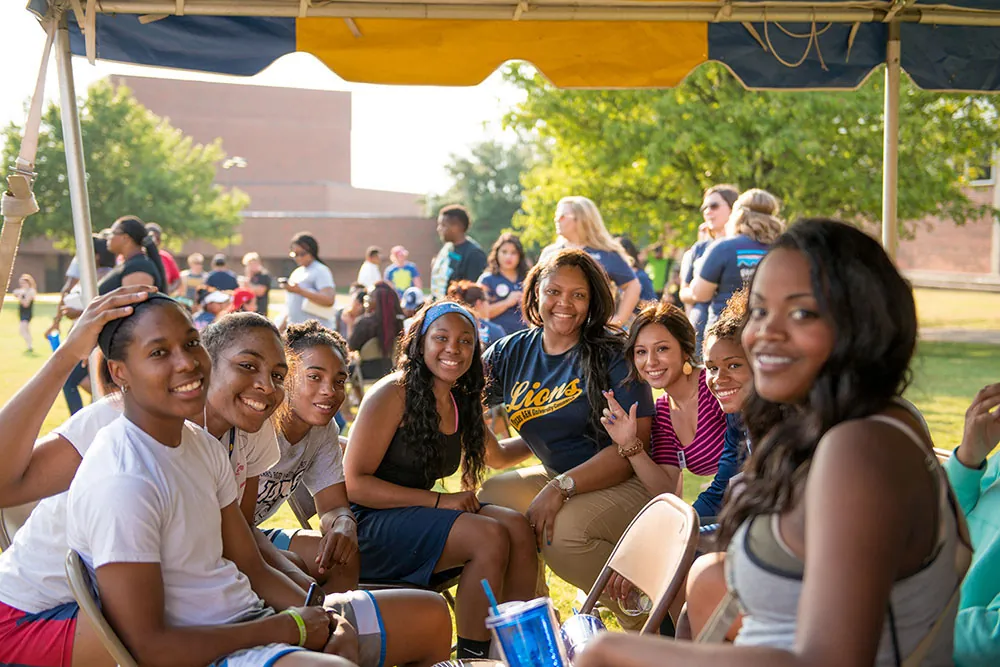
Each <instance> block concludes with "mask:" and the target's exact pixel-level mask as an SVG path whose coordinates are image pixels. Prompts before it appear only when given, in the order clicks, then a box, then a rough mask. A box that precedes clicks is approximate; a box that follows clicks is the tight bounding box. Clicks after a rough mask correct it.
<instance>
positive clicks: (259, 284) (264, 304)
mask: <svg viewBox="0 0 1000 667" xmlns="http://www.w3.org/2000/svg"><path fill="white" fill-rule="evenodd" d="M243 270H244V271H245V273H244V274H243V275H244V276H245V277H246V281H247V285H246V287H249V288H250V289H251V290H253V293H254V296H255V297H257V302H256V304H255V305H256V307H257V312H258V313H260V314H261V315H263V316H264V317H267V309H268V306H269V296H268V293H269V292H270V291H271V274H270V273H268V272H267V271H265V270H264V265H263V264H262V263H261V261H260V255H258V254H257V253H255V252H248V253H247V254H245V255H243Z"/></svg>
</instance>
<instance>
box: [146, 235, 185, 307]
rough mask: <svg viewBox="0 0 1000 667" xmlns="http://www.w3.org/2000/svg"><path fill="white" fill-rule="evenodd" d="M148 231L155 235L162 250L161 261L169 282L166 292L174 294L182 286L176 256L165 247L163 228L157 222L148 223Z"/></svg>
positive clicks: (155, 240)
mask: <svg viewBox="0 0 1000 667" xmlns="http://www.w3.org/2000/svg"><path fill="white" fill-rule="evenodd" d="M146 231H147V232H149V233H150V234H152V235H153V242H154V243H156V247H157V248H159V250H160V261H161V262H162V263H163V279H164V280H165V281H166V282H167V291H166V292H164V294H173V293H175V292H176V291H177V290H178V288H180V286H181V272H180V269H178V268H177V262H176V261H175V260H174V256H173V255H171V254H170V253H169V252H167V251H166V250H164V249H163V228H162V227H160V225H158V224H157V223H155V222H147V223H146Z"/></svg>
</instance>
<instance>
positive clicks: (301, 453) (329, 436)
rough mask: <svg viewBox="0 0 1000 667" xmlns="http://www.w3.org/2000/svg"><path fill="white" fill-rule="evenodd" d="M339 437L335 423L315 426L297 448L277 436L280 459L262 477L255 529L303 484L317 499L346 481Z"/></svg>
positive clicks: (282, 437)
mask: <svg viewBox="0 0 1000 667" xmlns="http://www.w3.org/2000/svg"><path fill="white" fill-rule="evenodd" d="M339 436H340V428H339V427H338V426H337V423H336V422H334V421H331V422H330V423H329V424H328V425H326V426H314V427H313V428H311V429H309V432H308V433H306V437H304V438H302V440H301V441H299V442H297V443H296V444H294V445H293V444H291V443H289V442H288V440H286V439H285V436H284V435H283V434H279V435H278V450H279V451H280V452H281V458H280V460H279V461H278V463H276V464H275V465H274V467H272V468H271V469H270V470H268V471H267V472H264V473H261V475H260V479H259V480H258V486H257V508H256V509H255V510H254V517H253V519H254V525H258V526H259V525H260V524H261V523H263V522H264V521H266V520H267V519H269V518H270V517H271V516H273V515H274V513H275V512H277V511H278V508H279V507H281V503H283V502H285V500H287V499H288V497H289V496H290V495H292V492H293V491H295V487H297V486H298V485H299V483H300V482H304V483H305V485H306V488H307V489H309V494H310V495H312V496H315V495H316V494H317V493H319V492H320V491H322V490H323V489H326V488H328V487H331V486H333V485H334V484H340V483H341V482H343V481H344V456H343V452H342V451H341V449H340V439H339Z"/></svg>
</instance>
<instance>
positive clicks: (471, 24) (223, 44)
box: [31, 0, 1000, 91]
mask: <svg viewBox="0 0 1000 667" xmlns="http://www.w3.org/2000/svg"><path fill="white" fill-rule="evenodd" d="M81 3H85V4H89V6H90V8H92V9H91V11H93V12H94V13H95V14H96V16H94V17H91V21H93V23H94V26H95V36H94V38H93V39H94V46H95V50H96V53H95V55H96V57H97V58H100V59H102V60H112V61H121V62H127V63H136V64H144V65H155V66H159V67H174V68H182V69H189V70H200V71H207V72H218V73H224V74H238V75H251V74H255V73H257V72H259V71H260V70H262V69H263V68H265V67H267V66H268V65H269V64H270V63H271V62H273V61H274V60H275V59H277V58H279V57H280V56H283V55H285V54H287V53H292V52H295V51H303V52H307V53H311V54H313V55H314V56H316V57H317V58H319V59H320V60H321V61H322V62H324V63H325V64H326V65H327V66H328V67H329V68H330V69H331V70H333V71H334V72H336V73H337V74H338V75H340V76H341V77H343V78H345V79H347V80H350V81H358V82H370V83H382V84H432V85H474V84H476V83H479V82H480V81H482V80H483V79H484V78H486V77H487V76H489V75H490V73H492V72H493V71H494V70H495V69H496V68H497V67H499V66H500V65H501V64H503V63H504V62H506V61H508V60H526V61H529V62H531V63H532V64H534V65H535V66H536V67H538V68H539V69H540V70H541V71H542V72H543V73H544V74H545V75H546V76H547V77H548V78H549V79H550V80H551V81H552V82H553V83H554V84H555V85H557V86H561V87H571V88H605V87H613V88H645V87H670V86H674V85H677V84H678V83H679V82H680V81H682V80H683V79H684V77H685V76H687V74H688V73H689V72H690V71H691V70H692V69H693V68H694V67H697V66H698V65H699V64H701V63H703V62H705V61H707V60H714V61H718V62H721V63H724V64H725V65H726V66H727V67H729V69H731V70H732V71H733V73H734V74H735V75H736V76H737V77H739V79H740V80H741V81H742V82H743V83H744V85H746V86H747V87H748V88H753V89H811V88H812V89H850V88H855V87H857V86H859V85H860V84H861V83H862V82H863V81H864V80H865V78H866V77H867V76H868V75H869V74H870V73H871V71H872V70H873V69H874V68H875V67H876V66H878V65H880V64H882V63H884V62H885V58H886V42H887V40H888V38H889V29H888V24H887V21H896V22H898V23H899V30H900V43H901V49H902V55H901V63H902V67H903V69H904V70H906V71H907V72H908V73H909V75H910V76H911V77H912V78H913V80H914V81H915V82H916V84H917V85H918V86H920V87H922V88H925V89H929V90H967V91H993V90H998V89H1000V30H998V29H997V27H996V26H1000V0H958V2H957V3H952V4H949V5H940V4H935V5H932V4H924V3H922V2H914V1H913V0H897V1H895V2H868V1H860V2H840V1H837V2H824V1H822V0H819V1H816V0H812V1H805V2H802V1H792V0H787V1H786V0H768V1H762V2H730V1H727V0H706V1H704V2H698V1H694V2H692V1H685V2H680V1H672V0H576V1H575V2H567V1H566V0H541V1H539V2H526V1H522V2H518V0H422V1H419V2H417V1H414V0H394V1H393V2H375V1H361V2H357V1H355V2H337V1H330V0H312V1H311V2H310V1H309V0H239V1H236V0H186V1H185V0H148V1H133V0H100V2H90V3H86V0H81ZM76 4H77V6H78V7H80V6H81V5H80V3H76ZM31 6H32V9H33V10H35V11H37V12H39V13H44V11H45V10H46V8H47V3H46V2H45V0H34V2H32V3H31ZM77 13H79V12H77ZM177 14H183V15H177ZM247 14H250V15H247ZM75 16H76V15H74V16H73V17H71V30H72V34H73V42H72V43H73V50H74V53H78V54H81V55H83V54H84V53H85V52H86V43H85V39H84V36H83V34H82V33H81V31H80V28H79V26H78V25H77V23H76V21H75V20H74V19H75Z"/></svg>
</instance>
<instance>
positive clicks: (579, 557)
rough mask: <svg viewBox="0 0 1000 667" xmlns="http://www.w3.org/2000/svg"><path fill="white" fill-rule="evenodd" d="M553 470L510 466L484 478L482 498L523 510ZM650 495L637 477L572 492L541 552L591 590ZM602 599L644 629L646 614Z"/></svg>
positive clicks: (625, 621)
mask: <svg viewBox="0 0 1000 667" xmlns="http://www.w3.org/2000/svg"><path fill="white" fill-rule="evenodd" d="M554 476H555V474H554V473H553V472H551V471H549V470H547V469H546V468H545V467H544V466H534V467H531V468H521V469H519V470H511V471H509V472H505V473H503V474H500V475H497V476H496V477H492V478H490V479H488V480H487V481H486V482H485V483H483V488H482V489H481V490H480V492H479V500H480V501H481V502H484V503H492V504H494V505H501V506H503V507H509V508H511V509H513V510H516V511H518V512H522V513H523V512H526V511H527V509H528V506H529V505H530V504H531V501H532V500H534V498H535V495H537V494H538V492H539V491H541V490H542V487H544V486H545V485H546V484H548V482H549V480H551V479H552V478H553V477H554ZM649 500H650V496H649V493H647V492H646V487H644V486H643V485H642V482H640V481H639V479H638V478H636V477H631V478H629V479H628V480H626V481H624V482H622V483H621V484H617V485H615V486H612V487H610V488H607V489H601V490H599V491H591V492H589V493H582V494H580V495H577V496H573V497H572V498H570V499H569V500H567V501H566V504H565V505H563V508H562V509H561V510H560V511H559V514H557V515H556V522H555V528H554V531H553V534H552V544H551V545H549V544H544V543H543V546H542V557H543V558H544V559H545V562H546V563H547V564H548V566H549V567H550V568H552V571H553V572H555V573H556V575H557V576H558V577H559V578H560V579H563V580H565V581H567V582H569V583H570V584H572V585H573V586H576V587H577V588H579V589H581V590H583V591H586V592H590V589H591V588H592V587H593V585H594V582H595V581H596V580H597V576H598V575H599V574H600V573H601V569H602V568H603V567H604V564H605V563H607V562H608V558H609V557H610V556H611V552H612V551H613V550H614V548H615V545H616V544H618V540H619V539H620V538H621V536H622V533H624V532H625V529H626V528H627V527H628V525H629V523H630V522H631V521H632V519H634V518H635V516H636V515H637V514H638V513H639V510H641V509H642V508H643V507H644V506H645V505H646V503H648V502H649ZM542 586H543V587H544V582H543V584H542ZM539 592H540V594H544V593H543V592H542V591H539ZM601 601H602V602H603V603H604V604H605V606H606V607H607V608H608V609H610V610H612V611H614V612H615V615H616V616H618V620H619V621H620V622H621V624H622V627H624V628H626V629H630V630H636V629H639V628H640V627H642V624H643V623H644V622H645V618H644V617H638V618H636V617H631V616H626V615H624V614H622V613H621V610H620V608H619V607H618V604H617V603H615V602H612V601H611V600H609V599H607V598H605V597H603V596H602V598H601Z"/></svg>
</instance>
